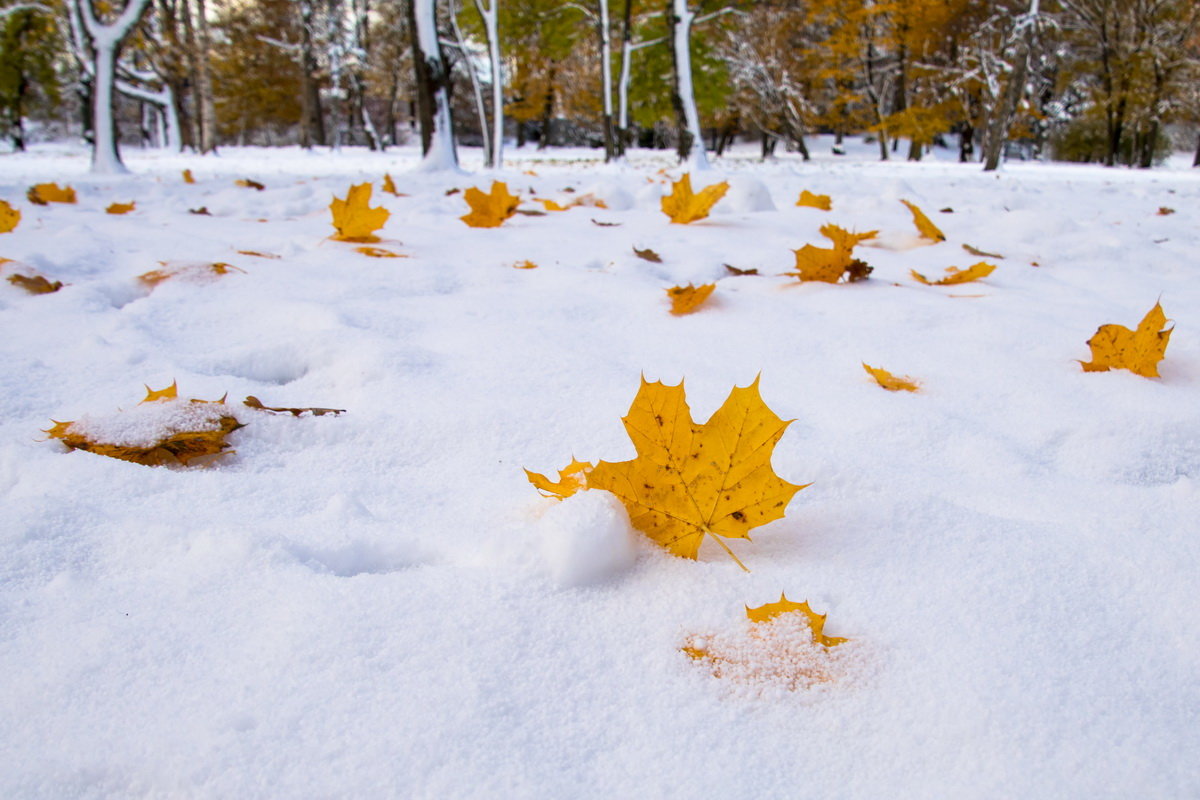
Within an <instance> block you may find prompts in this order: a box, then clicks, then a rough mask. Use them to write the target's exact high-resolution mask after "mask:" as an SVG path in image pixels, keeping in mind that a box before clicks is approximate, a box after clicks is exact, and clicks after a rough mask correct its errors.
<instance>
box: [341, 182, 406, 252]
mask: <svg viewBox="0 0 1200 800" xmlns="http://www.w3.org/2000/svg"><path fill="white" fill-rule="evenodd" d="M370 203H371V184H369V183H360V184H357V185H355V186H351V187H350V189H349V191H347V192H346V199H345V200H342V199H341V198H340V197H336V196H335V197H334V198H333V200H332V201H331V202H330V203H329V212H330V213H331V214H332V215H333V227H334V228H335V229H336V231H337V232H336V233H335V234H334V235H333V238H334V239H337V240H338V241H342V242H378V241H379V237H378V236H375V235H374V234H375V231H377V230H379V229H380V228H382V227H383V226H384V223H386V222H387V221H388V217H390V216H391V212H390V211H388V210H387V209H386V208H384V207H383V206H376V207H375V208H371V207H370Z"/></svg>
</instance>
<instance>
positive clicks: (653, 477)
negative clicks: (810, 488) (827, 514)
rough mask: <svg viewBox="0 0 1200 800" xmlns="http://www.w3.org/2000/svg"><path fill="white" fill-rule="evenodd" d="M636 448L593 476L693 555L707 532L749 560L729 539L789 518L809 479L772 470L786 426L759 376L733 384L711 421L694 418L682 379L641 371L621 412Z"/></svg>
mask: <svg viewBox="0 0 1200 800" xmlns="http://www.w3.org/2000/svg"><path fill="white" fill-rule="evenodd" d="M622 421H623V422H624V423H625V430H626V431H627V432H628V433H629V438H630V439H631V440H632V441H633V444H634V447H635V449H636V450H637V457H636V458H634V459H633V460H631V461H621V462H617V463H613V462H609V461H601V462H600V463H598V464H597V465H596V467H595V469H594V470H592V472H591V473H590V474H589V475H588V477H587V486H588V488H589V489H605V490H607V491H610V492H612V493H613V494H615V495H616V496H617V497H618V498H619V499H620V500H621V502H622V503H624V504H625V508H626V510H627V511H628V512H629V518H630V521H631V522H632V523H633V526H634V527H635V528H637V529H638V530H639V531H641V532H642V533H644V534H646V535H647V536H649V537H650V538H651V539H652V540H654V541H655V542H656V543H658V544H659V545H661V546H662V547H665V548H666V549H667V550H670V551H671V552H672V553H674V554H675V555H677V556H682V557H684V558H691V559H694V558H696V556H697V554H698V553H699V550H700V543H701V542H702V541H704V538H705V537H706V536H708V537H711V538H712V539H713V540H714V541H715V542H717V543H718V544H719V545H720V546H721V547H722V548H724V550H725V552H727V553H728V554H729V555H730V557H732V558H733V560H734V561H736V562H737V563H738V565H739V566H741V567H742V569H745V568H746V567H745V565H744V564H742V562H741V561H740V560H739V559H738V558H737V556H736V555H734V554H733V551H732V550H730V549H729V546H728V545H727V544H725V542H724V541H723V538H734V539H749V538H750V535H749V534H750V531H751V530H753V529H754V528H757V527H759V526H760V525H765V524H766V523H768V522H771V521H772V520H776V519H780V518H781V517H783V515H784V512H785V511H786V509H787V505H788V503H789V502H790V501H791V499H792V496H793V495H794V494H795V493H796V492H798V491H800V490H801V489H803V488H804V486H801V485H797V484H793V483H788V482H787V481H785V480H783V479H782V478H780V477H779V476H778V475H776V474H775V472H774V470H772V469H771V453H772V452H773V451H774V449H775V445H776V444H777V443H778V442H779V439H780V438H781V437H782V436H783V434H784V431H786V430H787V426H788V424H789V423H788V422H784V421H783V420H782V419H780V418H779V417H778V416H776V415H775V414H774V412H772V411H771V409H769V408H768V407H767V406H766V404H765V403H763V401H762V396H761V395H760V394H759V391H758V379H757V378H755V380H754V383H752V384H751V385H750V386H746V387H735V388H734V389H733V390H732V391H731V392H730V393H729V397H728V399H726V400H725V403H724V404H723V405H722V406H721V407H720V408H719V409H717V411H716V413H714V414H713V415H712V417H710V418H709V420H708V422H706V423H704V424H702V425H700V424H697V423H695V422H694V421H693V420H692V414H691V411H690V409H689V408H688V405H687V401H686V399H685V396H684V390H683V384H682V383H680V384H679V385H677V386H665V385H663V384H662V383H661V382H659V381H655V382H654V383H650V382H648V381H646V379H645V378H643V379H642V384H641V388H640V389H639V390H638V393H637V397H636V398H634V401H633V405H632V406H631V407H630V409H629V413H628V414H627V415H626V416H625V417H624V419H623V420H622Z"/></svg>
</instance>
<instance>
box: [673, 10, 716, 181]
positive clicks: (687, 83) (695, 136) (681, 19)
mask: <svg viewBox="0 0 1200 800" xmlns="http://www.w3.org/2000/svg"><path fill="white" fill-rule="evenodd" d="M672 3H673V12H674V14H675V17H676V23H675V25H674V26H672V27H673V29H674V30H673V31H672V37H671V45H672V47H674V48H675V65H676V67H675V68H676V71H677V72H678V75H677V79H678V82H679V101H680V103H682V105H683V118H684V122H685V126H686V130H687V132H688V133H689V134H690V135H691V137H692V146H691V150H690V151H689V152H688V156H687V163H688V165H689V166H690V167H691V168H692V169H695V170H703V169H708V166H709V165H708V156H707V154H706V153H705V152H704V137H703V136H702V135H701V133H700V113H699V112H698V111H697V110H696V91H695V87H694V86H693V84H692V52H691V33H692V21H693V20H694V19H695V17H696V15H695V14H693V13H692V11H691V9H690V8H688V2H687V0H672Z"/></svg>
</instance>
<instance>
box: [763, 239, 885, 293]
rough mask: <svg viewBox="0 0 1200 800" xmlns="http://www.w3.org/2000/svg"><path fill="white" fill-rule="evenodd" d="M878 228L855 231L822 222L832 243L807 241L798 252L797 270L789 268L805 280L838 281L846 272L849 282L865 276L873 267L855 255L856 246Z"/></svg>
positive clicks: (787, 273)
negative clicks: (829, 244)
mask: <svg viewBox="0 0 1200 800" xmlns="http://www.w3.org/2000/svg"><path fill="white" fill-rule="evenodd" d="M878 233H879V231H866V232H864V233H852V232H851V231H848V230H846V229H844V228H841V227H838V226H837V225H822V226H821V235H823V236H825V237H826V238H827V239H829V240H830V241H831V242H833V247H817V246H815V245H811V244H806V245H804V247H802V248H800V249H799V250H794V251H793V252H794V253H795V254H796V270H795V272H786V273H784V274H785V275H793V276H795V277H797V278H799V279H800V280H802V281H821V282H823V283H837V282H838V281H839V280H841V278H842V276H843V275H845V277H846V281H847V282H848V283H853V282H854V281H859V280H865V279H866V278H867V276H868V275H870V274H871V270H872V268H871V267H870V266H868V265H867V264H866V263H865V262H863V261H859V260H857V259H855V258H854V255H853V253H854V248H855V246H856V245H857V244H858V243H859V242H862V241H865V240H867V239H873V238H874V237H875V236H876V234H878Z"/></svg>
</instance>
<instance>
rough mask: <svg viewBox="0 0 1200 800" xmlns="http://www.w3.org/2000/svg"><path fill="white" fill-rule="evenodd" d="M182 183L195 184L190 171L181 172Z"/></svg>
mask: <svg viewBox="0 0 1200 800" xmlns="http://www.w3.org/2000/svg"><path fill="white" fill-rule="evenodd" d="M183 182H184V183H195V182H196V178H195V177H194V176H193V175H192V171H191V170H190V169H185V170H184V171H183Z"/></svg>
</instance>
